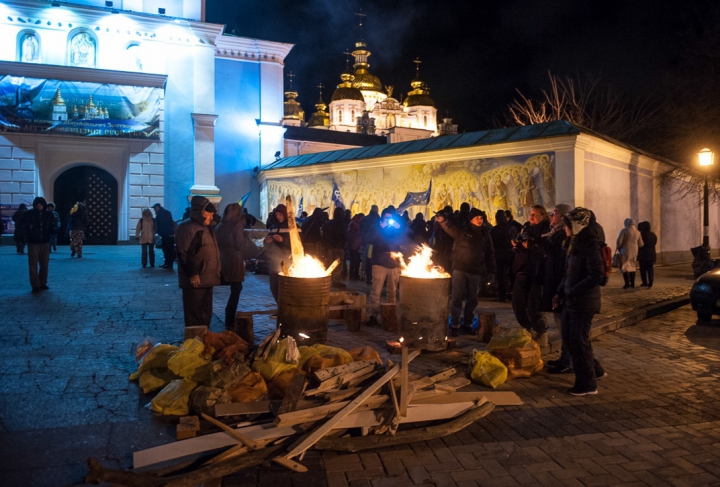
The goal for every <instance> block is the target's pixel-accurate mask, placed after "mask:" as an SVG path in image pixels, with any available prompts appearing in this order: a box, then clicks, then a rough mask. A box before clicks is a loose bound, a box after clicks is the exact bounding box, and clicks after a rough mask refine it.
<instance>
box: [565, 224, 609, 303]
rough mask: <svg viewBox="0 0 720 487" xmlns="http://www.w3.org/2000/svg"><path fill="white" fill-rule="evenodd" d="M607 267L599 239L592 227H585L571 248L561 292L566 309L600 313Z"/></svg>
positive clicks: (570, 244) (573, 241) (573, 240)
mask: <svg viewBox="0 0 720 487" xmlns="http://www.w3.org/2000/svg"><path fill="white" fill-rule="evenodd" d="M604 277H605V263H604V261H603V258H602V253H601V251H600V239H599V238H598V235H597V232H596V231H595V229H593V228H592V227H590V226H588V227H585V228H584V229H583V230H581V231H580V233H578V234H577V236H575V237H574V238H572V239H571V240H570V243H569V244H568V251H567V260H566V264H565V277H564V278H563V280H562V282H561V283H560V286H559V288H558V294H559V295H560V296H562V297H563V299H564V301H563V302H564V306H565V307H566V308H567V309H568V310H571V311H582V312H585V313H599V312H600V283H601V282H602V281H603V278H604Z"/></svg>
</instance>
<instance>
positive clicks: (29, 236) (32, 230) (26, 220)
mask: <svg viewBox="0 0 720 487" xmlns="http://www.w3.org/2000/svg"><path fill="white" fill-rule="evenodd" d="M39 200H40V201H39ZM38 202H40V203H42V204H43V205H44V204H45V200H44V199H42V198H35V201H33V208H31V209H29V210H28V211H26V212H25V214H24V215H23V219H22V223H21V226H22V229H23V231H24V232H25V241H26V242H27V243H29V244H44V243H49V242H50V236H51V235H52V234H53V233H55V226H54V225H53V214H52V213H51V212H49V211H47V210H37V209H36V208H35V205H36V204H37V203H38Z"/></svg>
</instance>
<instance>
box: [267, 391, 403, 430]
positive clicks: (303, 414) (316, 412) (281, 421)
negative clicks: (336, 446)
mask: <svg viewBox="0 0 720 487" xmlns="http://www.w3.org/2000/svg"><path fill="white" fill-rule="evenodd" d="M389 398H390V396H383V395H375V396H371V397H369V398H368V399H367V401H365V402H364V403H363V404H361V405H360V406H358V409H375V408H379V407H380V406H382V405H383V404H385V402H386V401H387V400H388V399H389ZM350 402H351V401H341V402H334V403H330V404H325V405H323V406H319V407H316V408H312V409H303V410H302V411H293V412H290V413H285V414H279V415H278V416H277V417H276V418H275V426H277V427H283V426H293V425H296V424H303V423H309V422H311V421H319V420H321V419H324V418H326V417H328V416H329V415H331V414H333V413H335V412H337V411H340V410H341V409H343V408H344V407H346V406H347V405H348V404H350Z"/></svg>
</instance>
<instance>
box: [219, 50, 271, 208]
mask: <svg viewBox="0 0 720 487" xmlns="http://www.w3.org/2000/svg"><path fill="white" fill-rule="evenodd" d="M260 89H261V87H260V64H259V63H251V62H244V61H232V60H227V59H216V60H215V112H216V113H217V115H218V119H217V122H216V125H215V184H216V185H217V187H218V188H220V194H221V195H222V197H223V199H222V203H221V206H224V205H226V204H228V203H233V202H235V201H237V200H238V199H240V198H241V197H242V196H243V195H244V194H245V193H247V192H248V191H250V190H252V191H253V193H252V195H251V197H250V199H249V200H248V204H247V207H248V211H250V213H252V214H254V215H255V216H257V217H260V215H259V214H258V210H259V193H260V192H259V186H258V182H257V179H255V178H254V176H253V168H255V166H258V165H259V164H260V138H259V129H258V126H257V124H256V122H255V120H256V119H257V118H259V116H260V115H259V114H260Z"/></svg>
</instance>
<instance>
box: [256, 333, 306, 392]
mask: <svg viewBox="0 0 720 487" xmlns="http://www.w3.org/2000/svg"><path fill="white" fill-rule="evenodd" d="M301 348H303V347H300V348H299V349H298V351H300V358H301V359H302V356H303V353H302V350H300V349H301ZM286 353H287V338H283V339H282V340H280V341H279V342H277V343H276V344H275V345H273V348H272V349H271V350H270V354H269V355H268V358H266V359H265V360H263V359H257V360H255V362H253V365H252V369H253V370H254V371H255V372H258V373H259V374H260V375H262V376H263V379H265V380H266V381H268V382H270V381H271V380H273V377H275V376H276V375H278V374H279V373H280V372H283V371H285V370H288V369H293V368H295V367H297V364H289V363H287V362H286V361H285V354H286ZM306 360H307V359H306Z"/></svg>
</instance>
